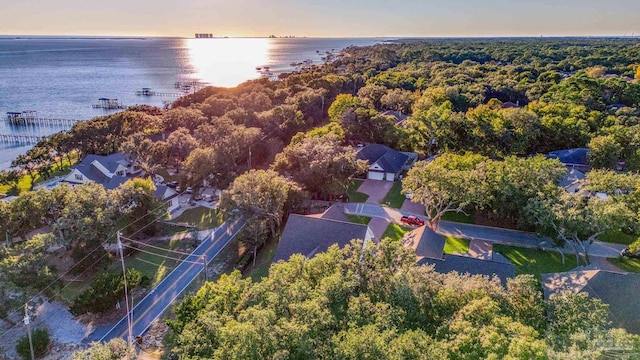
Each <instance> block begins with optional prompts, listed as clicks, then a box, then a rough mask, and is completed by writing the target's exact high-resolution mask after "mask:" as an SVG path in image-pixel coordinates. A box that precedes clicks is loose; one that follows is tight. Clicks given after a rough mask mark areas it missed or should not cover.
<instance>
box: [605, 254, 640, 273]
mask: <svg viewBox="0 0 640 360" xmlns="http://www.w3.org/2000/svg"><path fill="white" fill-rule="evenodd" d="M607 261H609V262H610V263H612V264H613V265H615V266H617V267H619V268H620V269H622V270H624V271H629V272H634V273H640V259H629V258H627V257H619V258H616V259H607Z"/></svg>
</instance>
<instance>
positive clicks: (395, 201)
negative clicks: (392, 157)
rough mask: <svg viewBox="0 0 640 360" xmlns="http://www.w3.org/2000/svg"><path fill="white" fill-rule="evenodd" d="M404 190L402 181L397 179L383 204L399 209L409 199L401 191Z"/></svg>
mask: <svg viewBox="0 0 640 360" xmlns="http://www.w3.org/2000/svg"><path fill="white" fill-rule="evenodd" d="M401 191H402V182H400V181H396V182H394V183H393V186H392V187H391V189H389V192H388V193H387V196H385V197H384V199H383V200H382V203H383V204H386V205H388V206H391V207H392V208H396V209H399V208H401V207H402V204H403V203H404V201H405V200H406V199H407V197H406V196H405V195H404V194H402V193H401Z"/></svg>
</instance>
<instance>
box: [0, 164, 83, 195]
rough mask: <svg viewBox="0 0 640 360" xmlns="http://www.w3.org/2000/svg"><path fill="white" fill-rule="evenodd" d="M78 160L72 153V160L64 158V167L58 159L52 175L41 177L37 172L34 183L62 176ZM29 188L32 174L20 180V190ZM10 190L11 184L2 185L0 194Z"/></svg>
mask: <svg viewBox="0 0 640 360" xmlns="http://www.w3.org/2000/svg"><path fill="white" fill-rule="evenodd" d="M77 162H78V156H77V155H76V154H72V155H71V162H69V160H68V159H67V158H66V157H65V158H64V159H63V160H62V167H60V163H59V162H57V161H56V163H55V164H54V165H53V167H52V169H51V177H50V178H47V179H44V178H41V177H40V174H36V177H35V179H34V185H37V184H38V183H41V182H45V181H47V180H49V179H51V178H54V177H56V176H62V175H65V174H67V173H69V169H70V168H71V166H72V165H74V164H75V163H77ZM29 189H31V176H29V175H24V176H22V177H21V178H20V181H18V191H19V192H23V191H27V190H29ZM10 190H11V186H10V185H0V194H6V193H7V192H9V191H10Z"/></svg>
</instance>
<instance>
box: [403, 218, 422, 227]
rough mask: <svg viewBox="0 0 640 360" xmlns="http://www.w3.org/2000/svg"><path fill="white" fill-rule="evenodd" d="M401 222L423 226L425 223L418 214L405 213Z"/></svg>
mask: <svg viewBox="0 0 640 360" xmlns="http://www.w3.org/2000/svg"><path fill="white" fill-rule="evenodd" d="M400 222H402V223H405V224H407V225H413V226H422V225H424V220H422V219H420V218H419V217H417V216H413V215H409V216H407V215H405V216H403V217H401V218H400Z"/></svg>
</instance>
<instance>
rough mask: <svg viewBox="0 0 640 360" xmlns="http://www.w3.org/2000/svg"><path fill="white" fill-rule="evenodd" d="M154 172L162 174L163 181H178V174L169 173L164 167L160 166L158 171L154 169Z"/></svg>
mask: <svg viewBox="0 0 640 360" xmlns="http://www.w3.org/2000/svg"><path fill="white" fill-rule="evenodd" d="M156 174H158V175H160V176H162V177H163V178H164V182H165V183H166V182H169V181H180V177H181V176H180V175H173V176H172V175H169V172H168V171H167V169H164V168H160V169H158V171H156Z"/></svg>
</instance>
